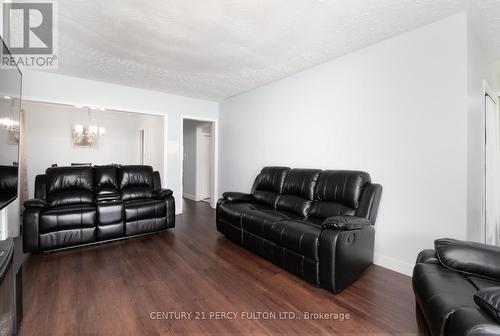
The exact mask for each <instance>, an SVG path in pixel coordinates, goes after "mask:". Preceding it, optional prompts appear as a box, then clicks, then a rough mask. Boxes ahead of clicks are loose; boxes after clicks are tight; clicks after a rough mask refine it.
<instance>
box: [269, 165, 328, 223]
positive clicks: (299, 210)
mask: <svg viewBox="0 0 500 336" xmlns="http://www.w3.org/2000/svg"><path fill="white" fill-rule="evenodd" d="M320 173H321V170H319V169H292V170H290V171H289V172H288V174H287V175H286V178H285V182H284V183H283V190H282V193H281V195H280V196H279V198H278V201H277V203H276V209H278V210H284V211H290V212H293V213H296V214H297V215H300V216H302V217H307V216H308V214H309V209H310V208H311V204H312V200H313V198H314V189H315V187H316V183H317V181H318V176H319V175H320Z"/></svg>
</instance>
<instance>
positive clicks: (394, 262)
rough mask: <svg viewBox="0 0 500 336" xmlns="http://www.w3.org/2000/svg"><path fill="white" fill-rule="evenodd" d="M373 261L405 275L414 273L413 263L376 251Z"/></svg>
mask: <svg viewBox="0 0 500 336" xmlns="http://www.w3.org/2000/svg"><path fill="white" fill-rule="evenodd" d="M373 263H374V264H375V265H379V266H382V267H385V268H388V269H390V270H393V271H395V272H398V273H402V274H404V275H408V276H411V275H412V273H413V266H414V265H413V264H410V263H407V262H404V261H401V260H398V259H394V258H392V257H388V256H385V255H381V254H379V253H375V255H374V261H373Z"/></svg>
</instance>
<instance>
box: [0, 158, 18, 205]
mask: <svg viewBox="0 0 500 336" xmlns="http://www.w3.org/2000/svg"><path fill="white" fill-rule="evenodd" d="M17 169H18V168H17V166H3V165H0V207H2V205H3V204H4V203H6V202H8V201H10V200H12V199H13V198H14V197H16V196H17Z"/></svg>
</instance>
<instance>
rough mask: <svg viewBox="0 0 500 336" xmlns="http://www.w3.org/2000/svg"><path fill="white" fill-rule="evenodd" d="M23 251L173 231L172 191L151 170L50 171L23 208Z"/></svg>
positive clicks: (63, 169)
mask: <svg viewBox="0 0 500 336" xmlns="http://www.w3.org/2000/svg"><path fill="white" fill-rule="evenodd" d="M24 207H25V210H24V214H23V243H24V244H23V245H24V252H43V251H49V250H54V249H61V248H67V247H70V246H77V245H86V244H92V243H96V242H103V241H107V240H114V239H120V238H124V237H130V236H135V235H141V234H146V233H151V232H156V231H161V230H165V229H167V228H172V227H174V226H175V201H174V197H173V196H172V191H171V190H169V189H161V180H160V175H159V173H158V172H156V171H153V168H152V167H150V166H115V165H108V166H94V167H59V168H48V169H47V170H46V172H45V174H44V175H38V176H37V177H36V180H35V199H31V200H28V201H26V202H25V203H24Z"/></svg>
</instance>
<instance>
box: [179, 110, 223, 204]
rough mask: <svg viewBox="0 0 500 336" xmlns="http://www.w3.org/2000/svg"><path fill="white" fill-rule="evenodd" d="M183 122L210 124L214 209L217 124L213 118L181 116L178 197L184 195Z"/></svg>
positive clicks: (211, 200) (216, 183) (214, 200)
mask: <svg viewBox="0 0 500 336" xmlns="http://www.w3.org/2000/svg"><path fill="white" fill-rule="evenodd" d="M184 120H195V121H201V122H206V123H211V124H212V181H211V188H210V206H211V207H212V208H215V206H216V204H217V195H218V188H217V186H218V175H219V173H218V172H219V124H218V121H217V119H213V118H203V117H195V116H182V117H181V125H180V134H181V136H180V138H181V139H180V140H181V141H180V144H181V145H180V157H181V160H180V165H179V170H180V174H179V176H180V179H181V181H180V186H181V190H180V192H179V195H181V197H182V195H183V193H184V184H183V181H182V176H183V174H184ZM179 203H180V204H179V208H180V211H181V213H182V212H183V206H182V203H183V202H182V200H181V201H180V202H179Z"/></svg>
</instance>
